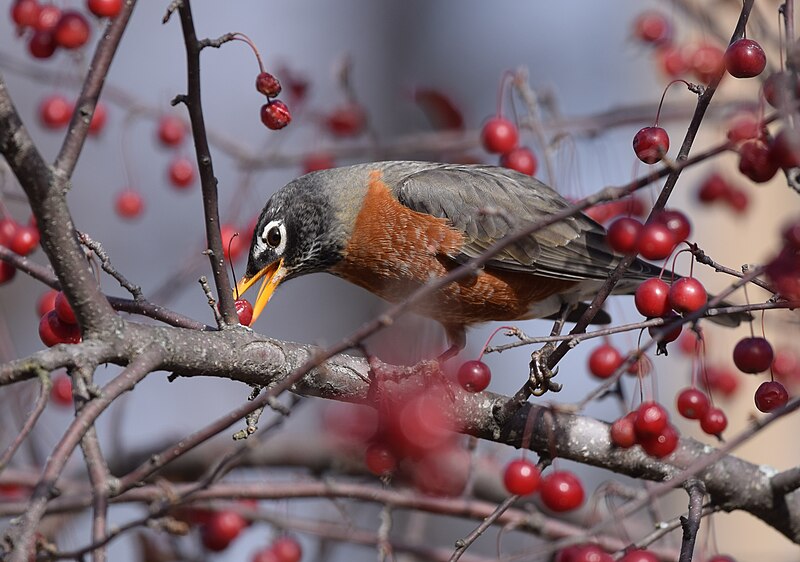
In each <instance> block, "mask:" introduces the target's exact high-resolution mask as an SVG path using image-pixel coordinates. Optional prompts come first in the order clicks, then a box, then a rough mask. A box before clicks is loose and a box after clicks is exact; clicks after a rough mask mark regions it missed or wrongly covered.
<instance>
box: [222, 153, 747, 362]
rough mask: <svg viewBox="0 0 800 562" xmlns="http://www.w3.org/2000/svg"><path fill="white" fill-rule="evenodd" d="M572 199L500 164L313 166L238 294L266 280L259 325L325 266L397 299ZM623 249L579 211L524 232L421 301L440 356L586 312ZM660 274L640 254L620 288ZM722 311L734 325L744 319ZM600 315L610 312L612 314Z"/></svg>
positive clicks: (271, 214)
mask: <svg viewBox="0 0 800 562" xmlns="http://www.w3.org/2000/svg"><path fill="white" fill-rule="evenodd" d="M571 206H572V203H570V202H569V201H568V200H566V199H565V198H564V197H562V196H561V195H559V194H558V192H556V191H555V190H554V189H552V188H550V187H549V186H547V185H546V184H544V183H543V182H541V181H539V180H537V179H535V178H533V177H531V176H529V175H526V174H523V173H520V172H517V171H515V170H511V169H507V168H502V167H496V166H488V165H477V164H447V163H435V162H417V161H386V162H371V163H365V164H356V165H352V166H345V167H339V168H330V169H325V170H320V171H316V172H311V173H309V174H306V175H304V176H301V177H299V178H297V179H295V180H293V181H291V182H289V183H288V184H286V185H285V186H284V187H282V188H281V189H279V190H278V191H277V192H275V193H274V194H273V195H272V196H271V197H270V199H269V200H268V201H267V203H266V205H265V206H264V208H263V210H262V211H261V214H260V216H259V218H258V221H257V222H256V226H255V229H254V231H253V237H252V241H251V245H250V250H249V254H248V260H247V267H246V270H245V274H244V276H243V277H242V278H241V280H240V281H239V283H238V284H237V287H236V289H235V292H236V295H237V298H238V296H239V295H242V294H244V293H245V291H247V290H248V289H249V288H250V287H252V286H253V285H254V284H255V283H256V282H257V281H259V280H262V285H261V287H260V289H259V291H258V296H257V297H256V301H255V304H254V306H253V321H255V319H256V318H257V317H258V316H259V315H260V313H261V311H262V310H263V309H264V307H265V306H266V304H267V302H268V301H269V300H270V298H271V297H272V295H273V294H274V292H275V289H276V288H277V287H278V286H279V285H281V284H282V283H285V282H286V281H289V280H290V279H294V278H296V277H300V276H302V275H307V274H310V273H317V272H325V273H329V274H332V275H335V276H337V277H340V278H342V279H345V280H347V281H349V282H351V283H354V284H356V285H358V286H360V287H362V288H364V289H366V290H367V291H369V292H371V293H373V294H375V295H377V296H379V297H381V298H383V299H384V300H386V301H388V302H390V303H397V302H400V301H403V300H404V299H405V298H406V297H408V296H409V295H411V294H412V293H413V292H414V291H416V290H417V289H419V288H420V287H422V286H423V285H425V284H426V283H427V282H429V281H431V280H432V279H437V278H439V277H441V276H444V275H446V274H447V273H448V272H450V271H452V270H453V269H454V268H456V267H458V266H459V265H461V264H463V263H465V262H467V261H469V260H470V259H472V258H475V257H477V256H480V255H482V254H483V253H485V252H486V250H487V249H488V248H489V247H491V246H492V245H493V244H494V243H496V242H497V241H499V240H502V239H503V238H504V237H506V236H508V235H510V234H513V233H514V232H516V231H519V230H520V229H521V228H522V227H524V226H525V225H527V224H530V223H531V222H533V221H538V220H541V219H546V218H547V217H549V216H551V215H552V214H554V213H557V212H560V211H563V210H564V209H568V208H570V207H571ZM624 257H625V256H624V255H622V254H619V253H616V252H614V251H613V250H612V249H611V248H610V247H609V245H608V243H607V242H606V232H605V229H604V228H603V226H602V225H600V224H599V223H597V222H596V221H594V220H593V219H591V218H590V217H589V216H587V215H585V214H583V213H581V212H576V213H574V214H572V215H571V216H569V217H567V218H565V219H563V220H560V221H558V222H555V223H553V224H550V225H548V226H546V227H544V228H541V229H539V230H536V231H535V232H533V233H531V234H530V235H528V236H525V237H522V238H521V239H518V240H515V241H514V242H513V243H511V244H509V245H508V246H506V247H505V248H504V249H503V250H501V251H500V252H498V253H496V254H495V255H493V256H492V257H491V258H490V259H489V260H488V261H487V262H486V263H485V264H483V267H482V268H480V269H479V270H478V271H477V273H476V274H474V275H470V276H465V277H463V278H461V279H460V280H458V281H455V282H452V283H449V284H447V285H445V286H443V287H441V288H440V289H439V290H437V291H435V292H434V293H433V294H431V295H430V296H428V297H427V298H424V299H421V300H419V301H417V302H415V303H413V304H412V305H411V306H410V309H411V310H412V311H414V312H416V313H418V314H421V315H423V316H426V317H429V318H432V319H434V320H436V321H437V322H439V323H440V324H441V325H442V326H443V327H444V330H445V333H446V335H447V340H448V342H449V344H450V347H449V348H448V349H447V351H445V353H443V354H442V356H440V357H441V358H449V357H452V356H454V355H456V354H457V353H458V352H459V351H460V350H461V349H463V348H464V347H465V345H466V330H467V328H469V327H471V326H474V325H476V324H482V323H485V322H491V321H518V320H528V319H534V318H557V317H558V315H559V314H560V313H563V312H564V311H565V309H566V310H570V309H572V310H578V312H580V311H581V310H582V309H581V306H583V309H585V304H584V303H585V302H586V301H591V299H592V298H593V297H594V295H595V294H596V293H597V291H598V289H599V288H600V287H601V285H602V284H603V283H604V281H605V280H606V279H607V278H608V277H609V275H610V274H611V272H612V271H613V270H614V269H615V267H616V266H617V265H618V264H619V262H620V261H621V260H622V259H623V258H624ZM661 273H662V268H661V267H660V266H656V265H654V264H651V263H648V262H646V261H644V260H642V259H639V258H636V259H635V260H634V261H633V263H632V264H631V266H630V267H629V268H628V270H627V272H626V273H625V275H624V277H623V278H622V279H621V280H620V281H619V282H618V283H617V284H616V286H615V288H614V294H633V293H634V292H635V290H636V288H637V287H638V286H639V284H640V283H641V282H642V281H644V280H646V279H649V278H651V277H658V276H659V275H660V274H661ZM667 275H671V272H669V271H667ZM573 316H574V314H573ZM569 319H570V320H571V319H572V317H570V318H569ZM711 319H712V321H714V322H717V323H720V324H724V325H731V326H735V325H738V324H739V322H740V320H741V317H740V316H723V315H718V316H713V317H711ZM595 322H596V323H608V322H610V317H609V316H608V315H607V314H606V313H605V312H603V311H601V314H599V315H598V316H596V317H595Z"/></svg>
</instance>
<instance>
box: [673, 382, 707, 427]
mask: <svg viewBox="0 0 800 562" xmlns="http://www.w3.org/2000/svg"><path fill="white" fill-rule="evenodd" d="M676 405H677V408H678V412H679V413H680V415H682V416H683V417H684V418H686V419H689V420H699V419H702V418H703V416H705V415H706V412H708V409H709V408H710V407H711V402H710V401H709V400H708V396H706V394H705V392H703V391H702V390H698V389H696V388H684V389H683V390H681V391H680V392H679V393H678V398H677V400H676Z"/></svg>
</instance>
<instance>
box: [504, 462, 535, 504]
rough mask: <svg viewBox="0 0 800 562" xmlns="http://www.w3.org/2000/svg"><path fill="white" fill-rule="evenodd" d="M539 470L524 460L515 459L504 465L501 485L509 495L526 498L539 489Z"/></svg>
mask: <svg viewBox="0 0 800 562" xmlns="http://www.w3.org/2000/svg"><path fill="white" fill-rule="evenodd" d="M540 481H541V476H540V474H539V468H538V467H537V466H536V465H535V464H533V463H532V462H530V461H527V460H525V459H516V460H513V461H511V462H509V463H508V464H507V465H506V470H505V472H504V473H503V484H504V485H505V487H506V490H507V491H508V493H509V494H512V495H514V496H527V495H529V494H532V493H534V492H535V491H536V490H538V489H539V483H540Z"/></svg>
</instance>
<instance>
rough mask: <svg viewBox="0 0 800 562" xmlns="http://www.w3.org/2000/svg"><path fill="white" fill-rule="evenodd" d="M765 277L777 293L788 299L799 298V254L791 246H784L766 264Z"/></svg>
mask: <svg viewBox="0 0 800 562" xmlns="http://www.w3.org/2000/svg"><path fill="white" fill-rule="evenodd" d="M766 272H767V277H769V280H770V282H771V283H772V286H773V287H774V288H775V289H776V290H777V291H778V293H779V294H780V295H781V296H782V297H784V298H787V299H790V300H800V256H798V255H797V251H795V250H794V249H792V248H791V247H786V248H784V249H783V250H782V251H781V252H780V253H779V254H778V255H777V256H775V257H774V258H773V259H772V260H770V261H769V262H768V263H767V265H766Z"/></svg>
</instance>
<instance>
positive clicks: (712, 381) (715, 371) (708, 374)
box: [700, 366, 739, 397]
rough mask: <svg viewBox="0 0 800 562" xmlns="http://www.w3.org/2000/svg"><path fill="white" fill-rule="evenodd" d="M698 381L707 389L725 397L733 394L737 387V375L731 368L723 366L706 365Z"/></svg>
mask: <svg viewBox="0 0 800 562" xmlns="http://www.w3.org/2000/svg"><path fill="white" fill-rule="evenodd" d="M700 382H701V384H702V385H703V386H705V387H706V388H707V389H708V390H711V391H714V392H719V393H720V394H722V395H723V396H726V397H728V396H733V394H734V393H735V392H736V389H738V388H739V377H737V376H736V373H735V372H734V371H733V370H732V369H728V368H724V367H711V366H710V367H706V369H705V371H704V373H703V377H702V378H701V379H700Z"/></svg>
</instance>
